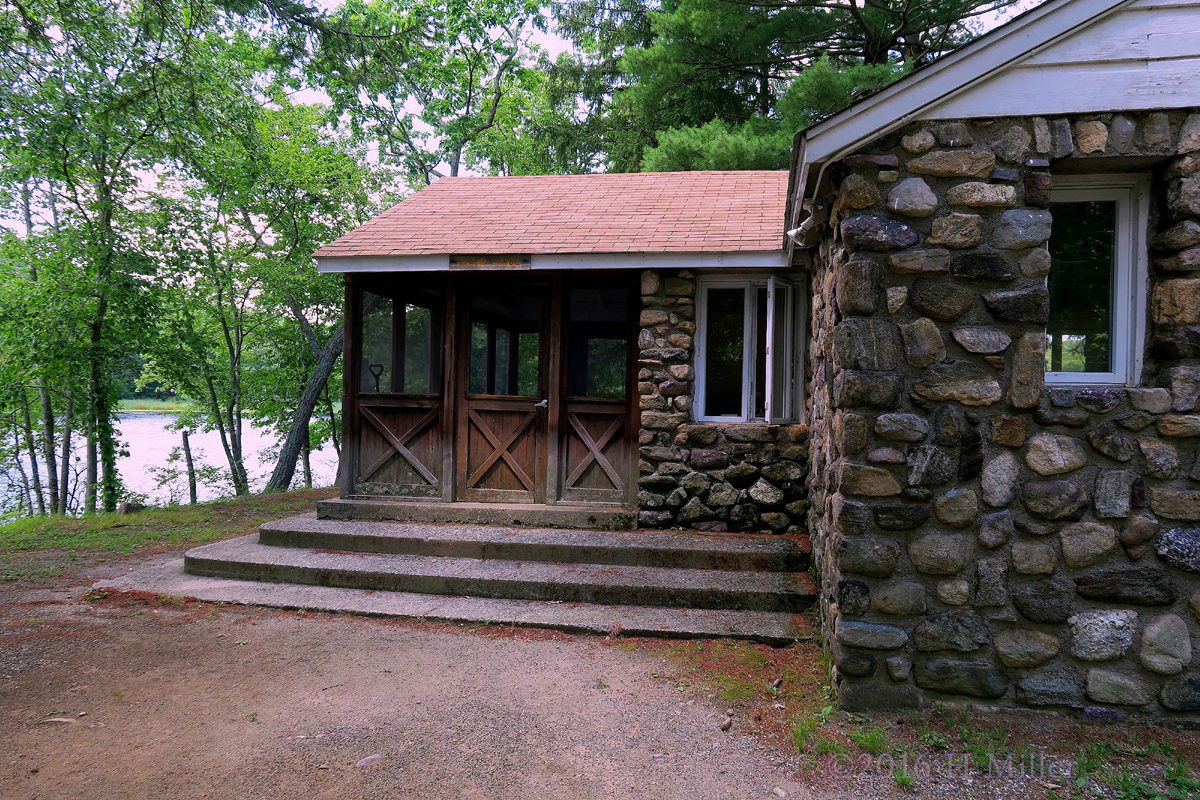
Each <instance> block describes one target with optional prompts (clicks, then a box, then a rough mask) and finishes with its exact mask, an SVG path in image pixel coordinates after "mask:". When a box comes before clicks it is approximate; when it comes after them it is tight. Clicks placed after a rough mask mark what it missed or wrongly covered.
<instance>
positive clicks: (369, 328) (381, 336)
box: [358, 292, 392, 392]
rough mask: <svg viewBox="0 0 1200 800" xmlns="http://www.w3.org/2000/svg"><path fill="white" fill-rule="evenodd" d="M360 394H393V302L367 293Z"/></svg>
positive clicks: (363, 296) (364, 294) (364, 306)
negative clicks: (391, 392)
mask: <svg viewBox="0 0 1200 800" xmlns="http://www.w3.org/2000/svg"><path fill="white" fill-rule="evenodd" d="M362 304H363V310H362V338H361V340H360V341H361V342H362V355H361V358H360V367H359V370H360V373H361V378H360V381H359V387H358V388H359V391H361V392H390V391H391V390H392V300H391V298H390V297H384V296H383V295H378V294H374V293H373V292H363V295H362Z"/></svg>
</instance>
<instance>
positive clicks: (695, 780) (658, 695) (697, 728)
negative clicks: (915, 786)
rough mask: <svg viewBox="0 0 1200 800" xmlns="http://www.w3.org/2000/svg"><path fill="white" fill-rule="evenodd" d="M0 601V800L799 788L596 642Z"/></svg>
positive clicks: (70, 597) (689, 703)
mask: <svg viewBox="0 0 1200 800" xmlns="http://www.w3.org/2000/svg"><path fill="white" fill-rule="evenodd" d="M5 594H7V595H8V596H7V597H0V599H3V600H5V601H7V602H4V604H3V609H4V610H3V612H2V613H3V617H2V618H0V622H2V623H3V625H2V627H0V631H2V633H3V635H0V654H2V655H0V719H3V720H4V722H3V723H2V724H0V731H3V732H2V733H0V752H2V753H3V756H2V759H3V760H2V761H0V797H4V798H14V800H15V799H16V798H31V799H32V798H110V797H111V798H132V797H146V798H225V797H228V798H288V797H337V798H359V797H362V798H382V797H388V798H392V797H396V798H403V797H419V798H430V799H432V798H539V800H548V799H549V798H558V797H562V798H592V797H596V798H600V797H645V798H688V799H689V800H694V799H695V798H725V797H728V798H746V797H776V796H778V793H777V792H774V790H775V789H776V788H777V787H778V788H779V789H780V790H782V791H785V792H787V796H789V797H816V796H819V795H814V794H812V793H810V792H808V791H806V790H804V789H803V787H801V786H799V785H798V784H796V783H794V782H793V781H792V780H791V779H790V775H789V773H788V772H787V771H786V770H784V769H782V768H780V767H776V766H773V764H772V759H775V760H776V761H778V758H777V756H775V755H774V754H772V753H771V752H769V751H768V750H767V749H765V748H763V747H762V746H760V745H759V744H758V743H757V742H756V740H755V739H754V738H752V737H750V736H747V735H744V734H742V733H739V732H738V730H737V728H738V725H737V724H735V726H734V729H733V730H731V731H729V732H722V731H721V730H720V724H721V722H722V720H723V719H724V716H725V709H724V708H722V707H719V706H718V705H717V704H716V701H713V700H708V699H706V698H705V697H704V696H703V695H701V696H700V697H699V699H697V698H695V697H690V698H688V699H681V695H680V693H679V692H677V691H675V690H674V689H673V688H672V687H671V686H670V685H667V684H664V683H663V682H662V681H656V680H655V679H654V678H652V677H651V673H652V672H653V671H655V670H656V668H658V665H659V664H660V663H661V662H660V660H659V659H656V658H655V657H654V656H653V655H651V654H648V653H645V652H637V651H634V652H623V651H622V650H621V649H618V648H614V647H612V646H610V645H608V644H605V643H604V642H603V641H600V640H594V639H588V638H585V637H569V636H564V635H560V634H554V633H546V632H523V631H520V630H517V631H515V632H511V633H506V634H504V635H497V634H494V633H493V634H490V635H489V634H487V633H472V632H469V631H467V630H465V629H461V630H456V629H455V628H456V627H457V626H448V627H447V626H423V625H421V624H419V623H397V622H384V621H379V620H371V619H364V618H351V617H333V616H323V615H312V614H309V615H306V616H302V617H298V615H297V614H295V613H283V612H271V611H266V610H256V609H255V610H247V609H238V608H232V607H227V608H214V607H207V606H196V607H188V608H184V609H173V608H169V607H151V606H142V607H137V606H126V605H120V604H106V603H101V604H87V603H79V602H77V601H76V600H75V599H74V598H77V597H78V596H79V594H80V589H79V588H75V589H55V590H41V591H24V592H20V593H14V592H6V593H5ZM14 595H15V596H14ZM139 612H140V613H139ZM60 720H63V721H60ZM738 722H739V721H738V720H736V719H735V723H738ZM375 754H378V755H379V756H381V758H379V759H378V760H377V763H374V764H370V765H367V766H361V767H357V766H355V765H356V764H357V763H358V762H359V761H360V760H361V759H363V758H366V757H369V756H373V755H375ZM773 792H774V793H773Z"/></svg>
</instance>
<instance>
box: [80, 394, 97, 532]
mask: <svg viewBox="0 0 1200 800" xmlns="http://www.w3.org/2000/svg"><path fill="white" fill-rule="evenodd" d="M88 395H89V397H88V404H87V422H86V423H85V424H84V436H85V437H86V438H87V447H86V450H87V466H86V468H85V471H84V476H83V480H84V482H85V483H84V492H83V511H84V513H85V514H95V513H96V478H97V477H98V475H97V473H96V406H95V404H94V403H93V402H92V401H93V399H94V395H93V394H92V392H91V391H89V392H88Z"/></svg>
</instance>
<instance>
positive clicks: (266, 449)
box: [80, 411, 337, 505]
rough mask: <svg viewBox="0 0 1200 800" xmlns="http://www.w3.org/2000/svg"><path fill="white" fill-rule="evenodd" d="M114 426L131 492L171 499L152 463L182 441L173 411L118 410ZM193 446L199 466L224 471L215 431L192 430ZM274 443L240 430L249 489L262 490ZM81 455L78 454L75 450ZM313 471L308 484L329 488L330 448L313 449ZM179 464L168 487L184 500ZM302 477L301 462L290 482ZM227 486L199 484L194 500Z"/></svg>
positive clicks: (162, 461) (228, 490) (160, 462)
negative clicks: (123, 447)
mask: <svg viewBox="0 0 1200 800" xmlns="http://www.w3.org/2000/svg"><path fill="white" fill-rule="evenodd" d="M117 419H118V422H117V427H118V429H119V431H120V439H121V441H122V442H125V443H127V447H126V449H127V450H128V451H129V457H128V458H122V459H121V460H120V461H118V462H117V469H118V470H119V471H120V473H121V477H122V478H123V479H124V481H125V485H126V486H128V487H129V489H130V491H132V492H135V493H137V494H144V495H146V496H147V497H148V498H149V502H150V503H152V504H154V505H164V504H166V503H169V502H171V499H172V498H171V494H172V487H170V486H164V487H159V486H157V478H156V476H155V474H154V473H153V472H152V471H151V469H150V468H151V467H159V468H162V467H166V466H168V463H167V459H168V457H169V456H170V455H171V451H172V450H173V449H174V448H176V447H179V446H180V445H181V444H182V439H181V437H180V434H179V431H175V430H169V429H168V427H169V426H170V425H171V424H173V423H174V422H175V415H174V414H156V413H150V412H136V411H133V412H123V413H121V414H120V415H119V416H118V418H117ZM188 439H189V442H190V443H191V446H192V459H193V461H194V462H195V464H196V467H197V469H199V468H200V467H201V466H202V465H207V466H210V467H217V468H219V469H221V470H223V471H228V469H229V462H228V461H227V460H226V459H225V451H224V449H223V448H222V447H221V437H220V435H219V434H218V433H217V432H216V431H212V432H210V433H195V434H192V435H191V436H189V437H188ZM278 447H279V442H278V440H277V439H276V438H275V436H274V434H272V433H269V432H264V431H261V430H258V429H256V428H252V427H250V426H246V427H245V429H244V430H243V432H242V452H243V456H244V458H245V461H246V472H247V473H248V475H249V478H250V486H251V489H252V490H254V491H258V490H260V489H262V487H263V486H265V485H266V483H267V479H268V478H270V477H271V471H272V470H273V469H274V468H275V455H274V451H275V450H277V449H278ZM80 455H82V454H80ZM310 462H311V464H312V473H313V486H332V485H333V483H334V481H335V480H336V478H337V455H336V454H335V453H334V451H333V448H332V447H329V446H327V447H326V448H325V449H323V450H315V451H313V453H312V456H311V458H310ZM173 466H175V467H177V468H178V470H179V472H180V474H181V477H180V479H179V480H178V481H177V482H176V485H175V486H174V487H173V488H174V491H175V494H176V497H175V500H176V501H179V502H187V479H186V473H185V471H184V466H183V462H182V461H180V462H178V463H177V464H175V465H173ZM303 480H304V475H303V472H302V471H301V468H300V465H299V464H297V465H296V475H295V477H294V478H293V479H292V486H297V485H300V484H301V483H302V481H303ZM232 493H233V491H232V487H230V486H229V485H228V484H224V485H222V484H219V483H218V484H207V485H205V484H200V485H199V486H197V499H199V500H214V499H216V498H218V497H221V496H223V495H231V494H232Z"/></svg>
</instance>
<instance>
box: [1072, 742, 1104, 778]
mask: <svg viewBox="0 0 1200 800" xmlns="http://www.w3.org/2000/svg"><path fill="white" fill-rule="evenodd" d="M1107 744H1108V743H1107V742H1088V743H1087V744H1085V745H1084V746H1083V747H1081V748H1080V749H1079V752H1078V753H1077V754H1076V755H1075V777H1076V778H1086V777H1088V776H1089V775H1095V774H1096V773H1097V772H1099V771H1100V768H1101V767H1103V766H1104V762H1105V761H1106V760H1107V756H1108V747H1107V746H1106V745H1107Z"/></svg>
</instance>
